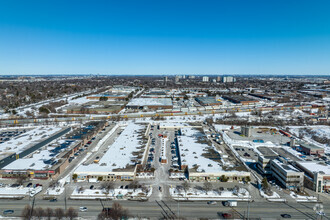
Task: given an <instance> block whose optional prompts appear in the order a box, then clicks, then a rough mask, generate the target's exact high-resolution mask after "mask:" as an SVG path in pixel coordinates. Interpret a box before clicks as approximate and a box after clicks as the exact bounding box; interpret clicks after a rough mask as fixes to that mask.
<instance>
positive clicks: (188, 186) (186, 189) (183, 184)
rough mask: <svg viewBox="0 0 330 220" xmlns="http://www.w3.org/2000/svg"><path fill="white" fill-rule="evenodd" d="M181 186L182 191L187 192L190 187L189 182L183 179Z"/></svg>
mask: <svg viewBox="0 0 330 220" xmlns="http://www.w3.org/2000/svg"><path fill="white" fill-rule="evenodd" d="M182 188H183V190H184V192H185V193H186V194H187V191H188V189H189V188H190V183H189V182H187V181H185V182H184V183H182Z"/></svg>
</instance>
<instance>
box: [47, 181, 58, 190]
mask: <svg viewBox="0 0 330 220" xmlns="http://www.w3.org/2000/svg"><path fill="white" fill-rule="evenodd" d="M59 184H60V183H59V182H58V180H52V181H50V183H49V187H50V188H55V187H57V186H58V185H59Z"/></svg>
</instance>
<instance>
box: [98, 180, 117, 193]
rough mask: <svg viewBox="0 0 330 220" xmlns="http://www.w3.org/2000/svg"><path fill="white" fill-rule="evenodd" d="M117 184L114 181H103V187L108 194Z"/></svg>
mask: <svg viewBox="0 0 330 220" xmlns="http://www.w3.org/2000/svg"><path fill="white" fill-rule="evenodd" d="M114 188H115V185H114V183H113V182H108V181H107V182H103V183H102V184H101V189H104V190H105V192H106V193H107V194H109V192H110V190H112V189H114Z"/></svg>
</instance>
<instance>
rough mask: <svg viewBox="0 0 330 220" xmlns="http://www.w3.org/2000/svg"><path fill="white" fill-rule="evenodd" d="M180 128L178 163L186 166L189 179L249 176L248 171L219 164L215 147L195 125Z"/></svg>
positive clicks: (203, 179)
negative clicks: (227, 167)
mask: <svg viewBox="0 0 330 220" xmlns="http://www.w3.org/2000/svg"><path fill="white" fill-rule="evenodd" d="M183 126H184V127H181V128H180V132H178V133H179V135H177V136H176V137H177V144H178V146H179V152H180V154H179V155H180V157H179V161H180V162H179V164H180V165H181V168H186V170H187V173H188V178H189V180H190V181H197V182H199V181H221V179H222V178H223V177H225V178H228V181H242V180H244V179H245V178H250V172H248V171H247V170H246V171H243V170H242V171H237V170H235V169H230V170H227V169H226V168H224V167H223V166H222V164H221V156H220V154H219V152H218V151H217V150H216V149H215V147H214V146H213V145H212V144H210V143H209V142H208V141H207V136H206V135H205V134H204V133H202V132H201V131H200V130H199V129H200V128H197V127H188V126H187V125H183Z"/></svg>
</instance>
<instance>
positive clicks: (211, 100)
mask: <svg viewBox="0 0 330 220" xmlns="http://www.w3.org/2000/svg"><path fill="white" fill-rule="evenodd" d="M195 100H196V101H197V102H198V103H199V104H200V105H202V106H213V105H222V102H220V101H219V100H217V99H216V97H214V96H210V97H196V98H195Z"/></svg>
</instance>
